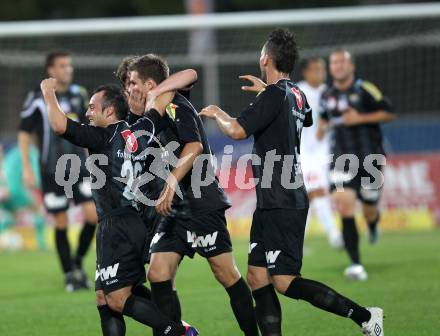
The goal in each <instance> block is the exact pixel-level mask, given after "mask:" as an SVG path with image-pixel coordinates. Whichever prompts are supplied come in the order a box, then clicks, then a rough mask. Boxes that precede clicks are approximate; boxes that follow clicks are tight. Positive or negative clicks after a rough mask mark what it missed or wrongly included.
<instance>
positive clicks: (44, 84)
mask: <svg viewBox="0 0 440 336" xmlns="http://www.w3.org/2000/svg"><path fill="white" fill-rule="evenodd" d="M56 86H57V80H56V79H55V78H46V79H43V80H42V81H41V84H40V88H41V91H42V92H43V94H46V93H52V92H55V90H56Z"/></svg>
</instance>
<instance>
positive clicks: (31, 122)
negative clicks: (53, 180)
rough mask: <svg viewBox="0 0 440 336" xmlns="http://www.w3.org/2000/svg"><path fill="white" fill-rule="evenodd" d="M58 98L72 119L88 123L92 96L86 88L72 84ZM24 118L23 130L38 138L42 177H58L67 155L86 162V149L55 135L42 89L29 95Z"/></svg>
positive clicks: (21, 124) (25, 104) (22, 119)
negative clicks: (48, 175)
mask: <svg viewBox="0 0 440 336" xmlns="http://www.w3.org/2000/svg"><path fill="white" fill-rule="evenodd" d="M57 98H58V102H59V104H60V106H61V109H62V110H63V112H64V113H66V116H67V117H68V118H69V119H72V120H74V121H78V122H84V121H85V112H86V110H87V104H88V94H87V91H86V90H85V89H84V88H83V87H81V86H79V85H76V84H72V85H70V86H69V88H68V90H67V91H66V92H65V93H57ZM20 117H21V121H20V126H19V129H20V130H21V131H25V132H28V133H35V134H36V135H37V142H38V147H39V151H40V164H41V172H42V174H54V173H55V171H56V165H57V162H58V159H59V158H60V156H62V155H63V154H76V155H78V156H79V157H80V158H81V161H84V160H85V152H84V149H82V148H79V147H77V146H75V145H73V144H71V143H69V142H68V141H66V140H65V139H63V138H61V137H59V136H57V135H56V134H55V133H54V132H53V131H52V129H51V127H50V125H49V120H48V117H47V109H46V105H45V103H44V99H43V95H42V93H41V90H40V89H36V90H33V91H31V92H30V93H29V94H28V96H27V98H26V101H25V103H24V106H23V111H22V112H21V114H20Z"/></svg>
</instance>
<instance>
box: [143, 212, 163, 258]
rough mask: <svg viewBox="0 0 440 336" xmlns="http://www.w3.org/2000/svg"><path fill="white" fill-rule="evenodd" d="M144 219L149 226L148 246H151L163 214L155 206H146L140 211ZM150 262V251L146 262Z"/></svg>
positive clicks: (147, 226)
mask: <svg viewBox="0 0 440 336" xmlns="http://www.w3.org/2000/svg"><path fill="white" fill-rule="evenodd" d="M140 215H141V217H142V220H143V221H144V223H145V226H146V228H147V246H148V247H150V245H151V241H152V240H153V237H154V235H155V233H156V231H157V229H158V227H159V224H160V223H161V221H162V216H161V215H159V214H158V213H157V212H156V209H155V208H154V207H147V206H146V207H144V208H143V210H142V211H141V213H140ZM149 263H150V254H149V253H148V256H147V260H146V264H149Z"/></svg>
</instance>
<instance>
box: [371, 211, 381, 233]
mask: <svg viewBox="0 0 440 336" xmlns="http://www.w3.org/2000/svg"><path fill="white" fill-rule="evenodd" d="M379 220H380V212H378V213H377V216H376V219H374V220H372V221H371V222H368V229H369V230H370V231H375V230H376V228H377V224H378V223H379Z"/></svg>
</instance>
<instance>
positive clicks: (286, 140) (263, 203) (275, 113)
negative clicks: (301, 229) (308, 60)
mask: <svg viewBox="0 0 440 336" xmlns="http://www.w3.org/2000/svg"><path fill="white" fill-rule="evenodd" d="M311 112H312V110H311V108H310V107H309V104H308V102H307V99H306V97H305V95H304V93H303V92H302V91H301V90H300V89H299V88H298V86H297V85H296V84H295V83H293V82H292V81H291V80H288V79H281V80H279V81H278V82H277V83H276V84H272V85H268V86H267V87H266V89H265V90H264V91H263V92H262V93H260V94H259V95H258V97H257V98H256V100H255V102H254V103H253V104H251V105H250V106H249V107H248V108H247V109H246V110H244V111H243V112H242V113H241V114H240V116H239V117H238V119H237V121H238V122H239V123H240V125H241V126H242V127H243V128H244V130H245V131H246V135H247V136H251V135H253V136H254V147H253V154H256V155H257V156H258V157H259V158H260V159H261V162H255V161H254V162H253V165H252V169H253V173H254V178H257V179H258V181H256V182H257V185H256V190H257V207H258V208H260V209H274V208H285V209H289V208H293V209H303V208H307V207H308V198H307V193H306V190H305V188H304V184H303V183H302V173H301V165H300V141H301V131H302V127H303V126H306V127H307V126H311V125H312V123H313V120H312V113H311ZM274 155H277V156H278V159H276V157H275V156H274ZM280 155H281V157H280ZM271 157H272V158H274V159H275V160H273V161H272V162H273V169H271V168H272V167H271V166H272V163H271V159H270V158H271ZM295 181H296V183H295ZM294 183H295V185H294V186H293V184H294Z"/></svg>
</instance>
